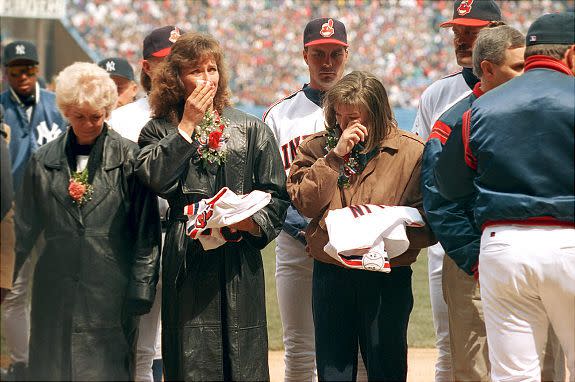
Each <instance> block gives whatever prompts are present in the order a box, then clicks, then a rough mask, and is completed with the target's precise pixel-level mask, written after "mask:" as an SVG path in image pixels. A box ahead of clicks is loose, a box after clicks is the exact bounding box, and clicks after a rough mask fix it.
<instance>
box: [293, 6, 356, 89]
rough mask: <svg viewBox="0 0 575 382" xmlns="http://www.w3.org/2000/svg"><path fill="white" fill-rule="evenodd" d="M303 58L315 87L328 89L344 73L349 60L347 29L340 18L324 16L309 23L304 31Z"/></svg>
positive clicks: (312, 85)
mask: <svg viewBox="0 0 575 382" xmlns="http://www.w3.org/2000/svg"><path fill="white" fill-rule="evenodd" d="M303 46H304V49H303V58H304V60H305V62H306V64H307V66H308V68H309V73H310V83H309V86H310V87H311V88H312V89H317V90H320V91H327V90H328V89H329V88H331V87H332V86H333V85H334V84H335V83H336V82H337V81H338V80H339V79H340V78H341V77H342V76H343V70H344V68H345V64H346V62H347V55H348V51H347V47H348V45H347V32H346V30H345V25H344V24H343V23H342V22H341V21H338V20H336V19H333V18H329V17H324V18H320V19H315V20H312V21H310V22H309V23H307V25H306V26H305V29H304V32H303Z"/></svg>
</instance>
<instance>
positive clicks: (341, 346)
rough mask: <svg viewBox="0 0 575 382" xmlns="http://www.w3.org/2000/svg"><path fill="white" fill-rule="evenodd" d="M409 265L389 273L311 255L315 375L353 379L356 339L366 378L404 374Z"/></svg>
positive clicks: (382, 378) (404, 376) (392, 377)
mask: <svg viewBox="0 0 575 382" xmlns="http://www.w3.org/2000/svg"><path fill="white" fill-rule="evenodd" d="M411 274H412V271H411V268H410V267H396V268H393V269H392V271H391V273H380V272H371V271H363V270H355V269H346V268H342V267H339V266H337V265H332V264H327V263H322V262H320V261H317V260H315V261H314V269H313V291H312V304H313V306H312V309H313V317H314V324H315V347H316V362H317V372H318V378H319V380H320V381H355V379H356V373H357V351H358V342H359V347H360V349H361V355H362V357H363V359H364V362H365V364H366V365H365V366H366V369H367V375H368V379H369V380H374V381H405V380H406V379H407V324H408V322H409V314H410V313H411V309H412V308H413V294H412V291H411Z"/></svg>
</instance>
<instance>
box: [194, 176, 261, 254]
mask: <svg viewBox="0 0 575 382" xmlns="http://www.w3.org/2000/svg"><path fill="white" fill-rule="evenodd" d="M270 200H271V195H270V194H269V193H267V192H263V191H259V190H254V191H252V192H250V193H249V194H247V195H236V194H235V193H234V192H233V191H232V190H230V189H229V188H227V187H224V188H222V189H221V190H220V191H218V193H217V194H216V195H215V196H214V197H212V198H208V199H202V200H200V201H199V202H196V203H194V204H189V205H187V206H185V207H184V214H186V215H187V216H188V222H187V223H186V234H187V235H188V236H190V237H191V238H192V239H197V240H199V241H200V243H201V244H202V247H203V248H204V249H206V250H209V249H214V248H217V247H219V246H221V245H223V244H225V243H226V242H228V241H233V242H236V241H240V240H241V235H240V234H239V233H238V232H237V231H236V230H234V229H231V228H229V227H228V226H229V225H231V224H235V223H239V222H241V221H242V220H244V219H246V218H248V217H250V216H252V215H253V214H254V213H256V212H257V211H259V210H261V209H262V208H263V207H265V206H266V205H268V203H269V202H270Z"/></svg>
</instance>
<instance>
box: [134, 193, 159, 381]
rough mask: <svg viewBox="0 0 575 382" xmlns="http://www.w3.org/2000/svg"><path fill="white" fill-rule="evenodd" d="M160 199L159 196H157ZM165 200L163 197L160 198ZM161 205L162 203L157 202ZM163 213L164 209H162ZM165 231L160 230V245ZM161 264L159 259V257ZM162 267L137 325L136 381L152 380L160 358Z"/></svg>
mask: <svg viewBox="0 0 575 382" xmlns="http://www.w3.org/2000/svg"><path fill="white" fill-rule="evenodd" d="M158 200H160V198H158ZM161 200H163V201H164V202H165V200H164V199H161ZM159 204H160V206H162V203H161V202H160V203H159ZM164 214H165V211H164ZM165 237H166V233H165V232H162V247H163V246H164V239H165ZM160 264H161V259H160ZM161 313H162V268H161V265H160V278H159V280H158V284H157V285H156V297H155V298H154V304H153V305H152V309H151V310H150V311H149V312H148V313H146V314H144V315H143V316H140V324H139V326H138V343H137V345H136V367H135V369H136V370H135V376H134V380H135V381H136V382H154V375H153V373H152V365H153V363H154V360H155V359H161V358H162V321H161V319H160V317H161Z"/></svg>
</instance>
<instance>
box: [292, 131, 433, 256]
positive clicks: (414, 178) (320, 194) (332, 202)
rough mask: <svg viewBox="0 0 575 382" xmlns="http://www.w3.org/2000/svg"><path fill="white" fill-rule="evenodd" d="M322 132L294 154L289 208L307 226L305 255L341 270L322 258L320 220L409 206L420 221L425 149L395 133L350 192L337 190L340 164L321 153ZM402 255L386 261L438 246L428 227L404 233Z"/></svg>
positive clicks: (324, 231)
mask: <svg viewBox="0 0 575 382" xmlns="http://www.w3.org/2000/svg"><path fill="white" fill-rule="evenodd" d="M326 135H327V134H326V132H320V133H317V134H314V135H311V136H309V137H308V138H307V139H306V140H305V141H304V142H302V143H301V144H300V146H299V148H298V153H297V157H296V159H295V161H294V162H293V164H292V166H291V169H290V174H289V177H288V181H287V190H288V193H289V195H290V197H291V200H292V203H293V204H294V206H295V207H296V208H297V209H298V210H299V211H300V212H301V213H302V214H303V215H304V216H306V217H308V218H311V219H312V220H311V222H310V224H309V225H308V227H307V230H306V240H307V251H308V252H309V253H310V254H311V255H312V256H313V257H314V258H316V259H317V260H320V261H323V262H325V263H332V264H337V265H341V264H340V263H338V262H337V260H335V259H333V258H332V257H330V256H329V255H328V254H327V253H325V252H324V250H323V247H324V246H325V245H326V244H327V242H328V240H329V239H328V234H327V229H326V225H325V218H326V216H327V213H328V212H329V211H330V210H335V209H338V208H343V207H346V206H350V205H357V204H367V203H370V204H384V205H388V206H409V207H414V208H417V209H418V210H419V212H420V213H421V215H422V216H424V217H425V215H424V212H423V207H422V196H421V190H420V188H421V187H420V172H421V155H422V153H423V148H424V143H423V141H422V140H421V139H420V138H419V137H418V136H417V135H415V134H412V133H409V132H406V131H402V130H398V129H397V130H394V131H393V132H392V133H391V134H390V136H389V137H388V138H386V139H385V140H384V141H383V142H381V144H380V151H379V154H377V156H375V157H374V158H373V159H372V160H371V161H369V163H368V164H367V166H366V167H365V169H364V170H363V171H362V172H361V173H360V174H358V175H355V176H353V177H352V178H351V179H350V186H349V188H341V187H339V186H338V185H337V179H338V176H339V169H340V166H341V165H342V164H343V159H342V158H340V157H338V156H337V155H336V154H334V153H333V150H332V151H330V152H327V150H326ZM407 235H408V238H409V241H410V246H409V249H408V250H407V252H405V253H404V254H402V255H400V256H398V257H395V258H393V259H391V265H392V267H393V266H406V265H410V264H412V263H413V262H415V259H416V258H417V255H418V254H419V251H420V249H421V248H425V247H428V246H430V245H433V244H434V243H436V242H437V240H435V237H434V236H433V234H432V233H431V230H430V228H429V226H428V225H426V226H425V227H423V228H411V227H408V229H407Z"/></svg>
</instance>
